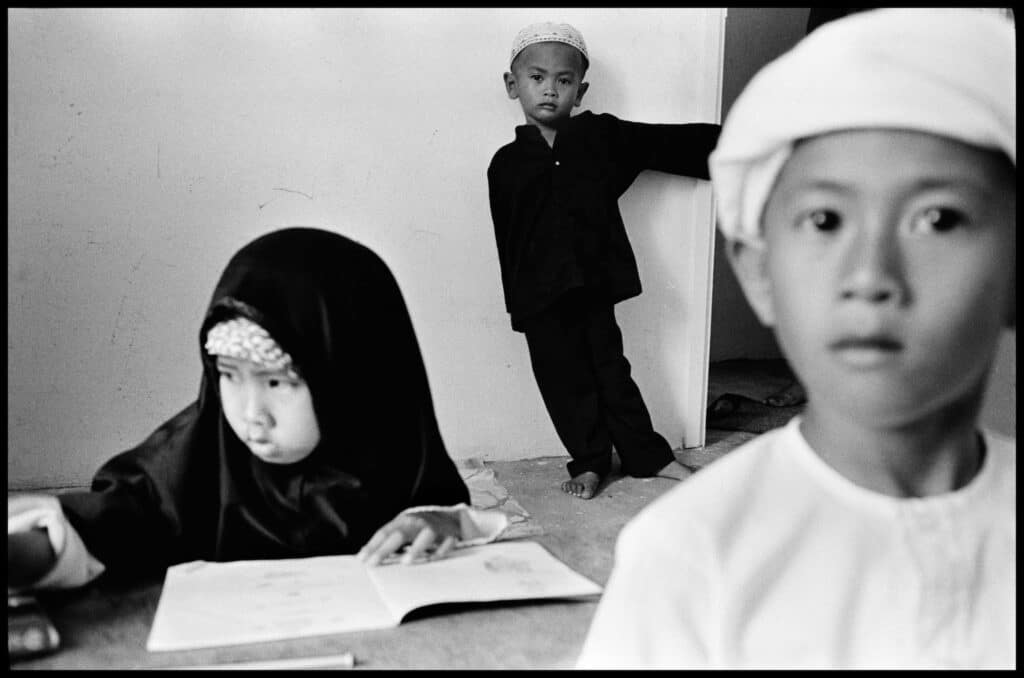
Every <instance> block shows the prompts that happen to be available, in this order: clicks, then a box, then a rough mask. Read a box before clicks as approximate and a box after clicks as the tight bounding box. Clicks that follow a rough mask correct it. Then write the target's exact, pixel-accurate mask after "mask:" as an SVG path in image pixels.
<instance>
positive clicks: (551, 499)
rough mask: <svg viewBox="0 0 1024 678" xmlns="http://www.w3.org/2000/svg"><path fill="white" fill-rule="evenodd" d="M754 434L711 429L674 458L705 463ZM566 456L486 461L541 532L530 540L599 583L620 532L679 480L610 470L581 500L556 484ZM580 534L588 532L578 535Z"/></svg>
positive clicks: (604, 577) (564, 474) (606, 572)
mask: <svg viewBox="0 0 1024 678" xmlns="http://www.w3.org/2000/svg"><path fill="white" fill-rule="evenodd" d="M754 435H755V434H752V433H745V432H741V431H709V432H708V436H707V442H708V444H707V445H706V446H705V447H704V448H701V449H699V450H688V451H686V452H680V451H678V450H677V452H676V456H677V458H681V459H682V461H684V462H686V463H688V464H691V465H696V466H702V465H706V464H707V463H709V462H711V461H713V460H714V459H717V458H720V457H721V456H722V455H723V454H725V453H726V452H728V451H729V450H731V449H733V448H735V447H736V446H738V445H740V444H742V443H744V442H746V441H747V440H750V439H751V438H753V437H754ZM567 460H568V457H542V458H538V459H522V460H518V461H496V462H487V463H486V465H485V466H486V468H488V469H491V470H493V472H494V477H495V481H496V482H497V484H499V485H501V486H502V487H503V488H504V489H505V490H506V491H507V492H508V494H509V496H510V497H512V498H514V499H515V500H516V501H517V502H518V504H519V505H520V506H521V507H522V508H523V509H525V510H526V512H528V513H529V516H530V521H531V522H532V523H534V524H536V525H537V526H539V527H540V528H541V529H542V530H543V532H542V534H540V535H538V536H535V537H533V538H535V539H537V540H538V541H540V542H541V543H544V544H546V545H547V546H548V547H549V548H550V549H551V550H553V551H554V552H556V553H561V554H563V555H564V557H563V559H564V560H565V561H566V562H569V563H572V564H573V566H574V568H575V569H576V570H578V571H579V572H580V574H582V575H584V576H586V577H589V578H590V579H592V580H593V581H595V582H597V583H598V584H601V585H602V586H603V585H604V584H605V583H606V582H607V581H608V575H609V574H610V573H611V569H612V563H613V556H614V547H615V539H616V537H617V536H618V534H619V530H621V529H622V527H623V526H624V525H625V524H626V523H627V522H628V521H629V520H630V519H631V518H632V517H633V516H635V515H636V514H637V513H638V512H639V511H640V510H641V509H642V508H643V507H644V506H646V505H647V504H649V503H650V502H651V501H653V500H654V499H656V498H657V497H658V496H660V495H661V494H662V493H664V492H667V491H668V490H670V489H672V488H673V487H676V486H677V485H678V484H679V482H680V481H675V480H671V479H668V478H631V477H629V476H622V475H619V473H618V472H617V471H613V473H612V475H610V476H609V478H608V479H607V480H606V482H605V483H604V484H603V485H602V487H601V488H600V491H599V492H598V494H597V495H596V496H594V497H593V498H592V499H589V500H583V499H578V498H576V497H573V496H570V495H568V494H565V493H564V492H562V491H561V489H560V488H559V486H560V485H561V483H562V482H563V481H564V480H567V479H568V477H569V476H568V473H567V471H566V470H565V463H566V461H567ZM698 473H699V471H698ZM682 482H686V481H682ZM580 535H588V536H587V538H583V539H581V538H580Z"/></svg>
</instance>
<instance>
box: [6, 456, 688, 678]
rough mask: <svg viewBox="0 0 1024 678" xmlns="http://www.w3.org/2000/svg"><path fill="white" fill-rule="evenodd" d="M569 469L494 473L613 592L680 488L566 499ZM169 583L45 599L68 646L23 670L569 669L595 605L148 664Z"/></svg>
mask: <svg viewBox="0 0 1024 678" xmlns="http://www.w3.org/2000/svg"><path fill="white" fill-rule="evenodd" d="M564 463H565V459H564V458H541V459H531V460H519V461H513V462H488V464H487V468H489V469H492V470H494V471H495V472H496V474H497V479H498V482H500V484H501V485H502V486H503V487H504V488H505V489H507V491H508V494H509V495H510V496H512V497H515V498H516V499H517V500H518V501H519V503H521V504H522V506H523V507H525V509H526V510H527V511H528V512H529V513H530V514H531V516H532V520H533V521H534V522H536V523H537V524H539V525H541V526H542V527H543V534H540V535H536V536H532V537H530V538H531V539H533V540H534V541H537V542H538V543H540V544H542V545H543V546H545V547H546V548H547V549H548V551H550V552H551V553H552V555H554V556H555V557H557V558H559V559H560V560H561V561H562V562H564V563H565V564H566V565H568V566H569V567H571V568H573V569H574V570H576V571H577V572H579V573H580V574H582V575H583V576H584V577H587V578H589V579H591V580H592V581H594V582H596V583H597V584H599V585H601V586H604V585H605V584H606V583H607V581H608V576H609V575H610V573H611V569H612V564H613V552H614V545H615V540H616V537H617V536H618V533H619V530H620V529H621V528H622V526H623V525H624V524H625V523H626V522H627V521H628V520H629V519H630V518H631V517H632V516H634V515H636V513H638V512H639V511H640V510H641V509H642V508H643V507H644V506H646V505H647V504H649V503H650V502H651V501H653V500H654V499H655V498H656V497H657V496H659V495H661V494H662V493H663V492H665V491H666V490H668V489H670V488H671V487H673V486H675V485H676V483H675V481H670V480H665V479H662V478H629V477H625V478H622V477H619V478H616V479H615V480H614V482H612V483H610V484H609V485H608V486H607V487H606V488H604V489H603V490H602V491H601V492H600V493H599V494H598V495H597V496H595V497H594V499H592V500H590V501H581V500H579V499H576V498H573V497H570V496H569V495H566V494H565V493H563V492H561V491H559V490H558V484H559V483H560V482H561V481H562V480H564V479H565V478H566V475H565V469H564ZM161 587H162V581H157V582H151V583H148V584H141V585H135V586H131V587H121V588H114V587H113V586H112V585H108V586H104V587H99V586H94V587H88V588H86V589H83V590H79V591H71V592H65V593H61V594H57V595H56V596H46V597H43V598H41V600H42V601H43V603H44V606H45V607H46V609H47V611H48V612H49V614H50V617H51V618H52V619H53V621H54V624H55V625H56V627H57V630H58V631H59V632H60V634H61V641H62V647H61V649H60V651H58V652H56V653H55V654H51V655H48V656H45V657H40V658H37V659H33V660H27V661H21V662H18V663H15V664H13V665H12V666H11V668H14V669H77V668H81V669H92V668H96V669H101V668H176V667H188V666H209V665H213V664H225V663H235V662H253V661H275V660H284V659H290V658H311V657H322V656H326V655H336V654H342V653H345V652H351V653H352V654H353V655H355V659H356V668H357V669H358V668H370V669H378V668H380V669H392V668H424V669H475V668H480V669H495V668H502V669H504V668H509V669H515V668H555V669H557V668H571V667H572V666H573V665H574V664H575V662H576V659H577V657H578V655H579V651H580V648H581V647H582V646H583V640H584V638H585V637H586V633H587V629H588V628H589V626H590V621H591V619H592V618H593V616H594V611H595V610H596V609H597V601H596V599H580V600H573V601H560V600H549V601H540V602H524V603H504V604H487V605H482V606H445V607H444V608H441V609H438V608H432V609H430V610H427V611H426V612H425V613H420V612H414V613H412V614H411V615H410V616H409V617H407V618H406V620H405V621H404V622H403V623H402V624H401V625H399V626H398V627H396V628H392V629H383V630H376V631H362V632H352V633H339V634H334V635H326V636H317V637H313V638H300V639H294V640H288V641H277V642H273V643H260V644H254V645H238V646H233V647H222V648H210V649H203V650H188V651H179V652H148V651H147V650H146V639H147V637H148V636H149V629H150V625H151V624H152V622H153V615H154V613H155V612H156V605H157V602H158V601H159V598H160V590H161Z"/></svg>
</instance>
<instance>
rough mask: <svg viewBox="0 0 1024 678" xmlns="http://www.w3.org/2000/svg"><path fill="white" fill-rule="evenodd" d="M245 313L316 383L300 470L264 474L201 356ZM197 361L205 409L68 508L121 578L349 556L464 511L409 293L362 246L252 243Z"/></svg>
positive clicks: (302, 239)
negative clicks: (214, 336) (429, 516)
mask: <svg viewBox="0 0 1024 678" xmlns="http://www.w3.org/2000/svg"><path fill="white" fill-rule="evenodd" d="M238 316H244V317H247V318H248V319H250V320H252V321H253V322H255V323H257V324H259V325H260V326H262V327H263V328H264V329H266V330H267V332H269V333H270V335H271V336H272V337H273V338H274V339H275V340H276V341H277V343H278V344H279V345H280V346H281V348H282V349H283V350H284V351H285V352H287V353H288V354H290V355H291V356H292V359H293V360H294V362H295V364H296V365H297V367H298V371H299V372H300V374H301V375H302V377H303V378H304V379H305V380H306V382H307V384H308V385H309V389H310V392H311V393H312V395H313V403H314V410H315V412H316V416H317V422H318V424H319V427H320V434H321V439H320V443H319V444H318V445H317V447H316V448H315V449H314V450H313V452H311V453H310V454H309V456H307V457H306V458H305V459H303V460H301V461H299V462H297V463H294V464H288V465H276V464H269V463H266V462H263V461H262V460H260V459H259V458H257V457H256V456H255V455H253V454H252V453H251V452H250V451H249V450H248V448H246V446H245V444H244V443H243V442H242V441H240V440H239V439H238V438H237V437H236V436H235V434H234V432H233V431H232V430H231V427H230V426H229V425H228V423H227V421H226V419H225V418H224V415H223V412H222V410H221V404H220V398H219V397H218V392H217V388H218V383H219V379H218V376H217V371H216V368H215V361H214V360H213V359H212V358H211V357H210V356H208V355H207V354H206V351H205V350H204V348H203V345H204V343H205V339H206V334H207V332H208V331H209V330H210V329H211V328H212V327H213V326H214V325H215V324H217V323H218V322H220V321H222V320H225V319H228V318H231V317H238ZM199 350H200V355H201V356H202V362H203V375H202V381H201V384H200V388H199V397H198V399H197V400H196V401H195V402H193V403H192V404H191V405H189V406H188V407H186V408H185V409H184V410H182V411H181V412H179V413H178V414H177V415H175V416H174V417H173V418H171V419H170V420H169V421H167V422H166V423H165V424H163V425H162V426H161V427H160V428H158V429H157V430H156V431H155V432H154V433H153V434H152V435H150V437H149V438H147V439H146V440H145V441H144V442H143V443H142V444H141V445H139V446H137V447H135V448H132V449H130V450H128V451H126V452H122V453H121V454H119V455H117V456H115V457H114V458H112V459H111V460H109V461H108V462H106V463H105V464H104V465H103V466H102V467H101V468H100V469H99V471H98V472H97V473H96V475H95V477H94V478H93V482H92V487H91V491H90V492H77V493H69V494H64V495H60V496H59V499H60V501H61V503H62V505H63V508H64V511H65V513H66V515H67V517H68V519H69V521H70V522H71V523H72V525H74V527H75V528H76V529H77V530H78V532H79V533H80V534H81V535H82V538H83V540H84V541H85V544H86V546H87V547H88V548H89V550H90V552H92V553H93V555H95V556H96V557H97V558H98V559H99V560H100V561H101V562H103V563H104V564H105V565H106V566H107V568H108V570H109V571H110V572H111V573H112V574H113V573H116V572H119V571H124V572H127V571H135V572H137V571H140V570H149V569H158V568H162V567H166V566H167V565H170V564H173V563H177V562H183V561H187V560H194V559H204V560H236V559H258V558H284V557H302V556H313V555H330V554H337V553H354V552H356V551H357V550H358V549H359V548H360V547H361V546H362V545H363V544H364V543H365V542H366V540H367V539H369V537H370V536H371V535H372V534H373V532H374V531H375V530H376V529H377V528H379V527H380V526H381V525H383V524H384V523H385V522H387V521H388V520H390V519H391V518H393V517H394V516H395V515H396V514H397V513H398V512H400V511H401V510H402V509H405V508H407V507H410V506H417V505H423V504H443V505H450V504H456V503H459V502H468V501H469V493H468V491H467V489H466V486H465V484H464V483H463V481H462V478H461V477H460V476H459V473H458V471H457V469H456V468H455V465H454V463H453V462H452V460H451V458H450V457H449V456H448V453H447V451H446V450H445V447H444V442H443V441H442V439H441V434H440V431H439V430H438V426H437V420H436V419H435V415H434V406H433V402H432V400H431V397H430V389H429V385H428V383H427V375H426V371H425V369H424V366H423V360H422V357H421V355H420V350H419V345H418V343H417V341H416V335H415V333H414V331H413V326H412V322H411V320H410V318H409V314H408V311H407V310H406V307H405V303H404V301H403V299H402V294H401V291H400V290H399V288H398V284H397V282H396V281H395V279H394V277H393V276H392V274H391V272H390V271H389V270H388V267H387V265H386V264H385V263H384V262H383V261H382V260H381V259H380V258H379V257H378V256H377V255H376V254H374V253H373V252H372V251H371V250H369V249H367V248H366V247H364V246H363V245H360V244H358V243H356V242H353V241H352V240H349V239H348V238H345V237H343V236H341V235H338V234H336V233H331V232H328V231H323V230H318V229H314V228H287V229H283V230H279V231H275V232H272V233H269V234H267V235H264V236H262V237H260V238H257V239H256V240H254V241H252V242H251V243H249V244H248V245H246V246H245V247H243V248H242V249H241V250H240V251H239V252H238V253H236V254H235V256H234V257H232V258H231V261H230V262H228V265H227V268H226V269H225V271H224V273H223V275H222V276H221V278H220V282H218V283H217V287H216V289H215V290H214V293H213V297H212V299H211V301H210V305H209V308H208V310H207V313H206V317H205V319H204V321H203V324H202V327H201V329H200V332H199Z"/></svg>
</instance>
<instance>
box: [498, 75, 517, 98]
mask: <svg viewBox="0 0 1024 678" xmlns="http://www.w3.org/2000/svg"><path fill="white" fill-rule="evenodd" d="M501 79H502V80H504V81H505V91H506V92H508V98H509V99H518V98H519V89H518V88H517V87H516V76H514V75H512V74H511V73H507V72H506V73H505V74H504V75H502V76H501Z"/></svg>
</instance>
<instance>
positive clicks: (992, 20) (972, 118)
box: [708, 8, 1017, 245]
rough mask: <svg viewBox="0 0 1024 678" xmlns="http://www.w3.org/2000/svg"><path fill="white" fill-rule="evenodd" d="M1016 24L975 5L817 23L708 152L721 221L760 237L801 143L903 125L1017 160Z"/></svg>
mask: <svg viewBox="0 0 1024 678" xmlns="http://www.w3.org/2000/svg"><path fill="white" fill-rule="evenodd" d="M1015 57H1016V55H1015V44H1014V27H1013V24H1012V23H1011V22H1010V21H1009V20H1008V19H1006V18H1004V17H1001V16H998V15H996V14H993V13H989V12H981V11H978V10H972V9H960V10H955V9H931V10H926V9H907V8H899V9H880V10H873V11H867V12H861V13H857V14H853V15H851V16H848V17H846V18H843V19H839V20H836V21H832V22H830V23H827V24H825V25H823V26H822V27H820V28H818V29H817V30H815V31H814V32H813V33H811V34H810V35H808V36H807V37H806V38H804V39H803V40H802V41H801V42H799V43H798V44H797V45H796V47H794V48H793V49H791V50H790V51H789V52H787V53H785V54H783V55H782V56H781V57H779V58H778V59H776V60H775V61H773V62H771V63H769V64H768V65H767V66H765V67H764V68H763V69H762V70H761V71H760V72H758V73H757V75H755V76H754V78H753V79H752V80H751V81H750V83H749V84H748V85H747V87H746V89H744V90H743V92H742V93H741V94H740V96H739V98H737V100H736V102H735V103H734V104H733V107H732V110H731V111H730V112H729V115H728V117H727V118H726V120H725V123H724V124H723V126H722V134H721V137H720V138H719V141H718V146H717V148H716V149H715V151H714V152H713V153H712V154H711V156H710V158H709V162H708V164H709V167H710V171H711V180H712V183H713V186H714V191H715V197H716V200H717V203H718V219H719V222H718V225H719V227H720V228H721V229H722V234H723V235H724V236H725V237H726V238H728V239H739V240H744V241H746V242H749V243H752V244H755V245H756V244H759V243H760V242H761V227H760V221H761V213H762V212H763V211H764V206H765V203H766V202H767V201H768V196H769V193H770V191H771V189H772V187H773V185H774V183H775V180H776V178H777V176H778V174H779V171H780V170H781V169H782V166H783V165H784V164H785V162H786V160H787V159H788V158H789V154H790V152H791V150H792V148H793V143H794V142H795V141H797V140H800V139H804V138H806V137H811V136H815V135H819V134H825V133H828V132H836V131H839V130H847V129H859V128H895V129H906V130H915V131H921V132H928V133H931V134H937V135H940V136H944V137H950V138H952V139H956V140H958V141H962V142H966V143H969V144H973V145H975V146H980V147H984V148H993V149H997V150H1001V151H1003V152H1005V153H1006V155H1007V156H1009V158H1010V160H1011V161H1012V162H1013V165H1014V167H1016V165H1017V153H1016V145H1017V123H1016V103H1015V101H1016V84H1017V77H1016V58H1015Z"/></svg>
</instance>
